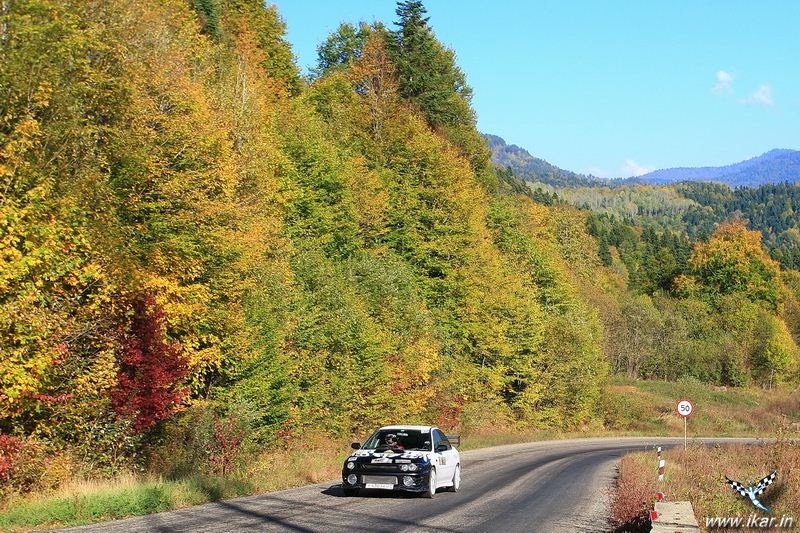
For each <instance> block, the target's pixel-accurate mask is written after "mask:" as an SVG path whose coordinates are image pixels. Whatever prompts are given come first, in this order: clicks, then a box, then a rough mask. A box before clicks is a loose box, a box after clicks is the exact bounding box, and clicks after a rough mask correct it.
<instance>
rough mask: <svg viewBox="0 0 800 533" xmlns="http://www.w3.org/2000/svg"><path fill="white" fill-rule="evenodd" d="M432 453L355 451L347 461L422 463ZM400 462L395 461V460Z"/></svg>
mask: <svg viewBox="0 0 800 533" xmlns="http://www.w3.org/2000/svg"><path fill="white" fill-rule="evenodd" d="M432 455H433V452H421V451H416V450H413V451H404V452H401V453H397V452H376V451H374V450H356V451H355V452H353V454H352V455H351V456H350V457H349V458H348V459H347V460H348V461H360V462H370V461H372V460H374V459H378V460H380V462H386V463H394V462H403V463H406V462H408V461H409V460H416V461H419V460H422V461H430V459H431V456H432ZM398 459H399V460H400V461H397V460H398Z"/></svg>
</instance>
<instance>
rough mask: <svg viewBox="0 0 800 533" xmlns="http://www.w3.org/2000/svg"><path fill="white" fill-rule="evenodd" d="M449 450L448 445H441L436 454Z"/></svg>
mask: <svg viewBox="0 0 800 533" xmlns="http://www.w3.org/2000/svg"><path fill="white" fill-rule="evenodd" d="M447 450H448V448H447V444H440V445H438V446H437V447H436V452H437V453H438V452H446V451H447Z"/></svg>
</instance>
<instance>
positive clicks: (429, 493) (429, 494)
mask: <svg viewBox="0 0 800 533" xmlns="http://www.w3.org/2000/svg"><path fill="white" fill-rule="evenodd" d="M435 494H436V469H435V468H431V473H430V474H429V475H428V490H426V491H425V492H423V493H422V497H423V498H433V496H434V495H435Z"/></svg>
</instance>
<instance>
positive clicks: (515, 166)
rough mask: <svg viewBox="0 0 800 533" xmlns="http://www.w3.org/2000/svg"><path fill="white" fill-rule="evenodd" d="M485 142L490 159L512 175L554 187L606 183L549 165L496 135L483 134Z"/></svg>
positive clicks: (588, 185) (587, 185)
mask: <svg viewBox="0 0 800 533" xmlns="http://www.w3.org/2000/svg"><path fill="white" fill-rule="evenodd" d="M483 138H484V139H486V144H488V145H489V149H490V150H491V151H492V161H493V162H494V163H495V164H497V165H500V166H503V167H509V168H511V170H512V171H513V172H514V175H515V176H517V177H518V178H521V179H523V180H525V181H538V182H542V183H546V184H548V185H552V186H554V187H590V186H593V185H607V183H606V182H605V180H601V179H599V178H596V177H594V176H585V175H583V174H577V173H575V172H571V171H569V170H564V169H563V168H559V167H557V166H555V165H551V164H550V163H548V162H547V161H545V160H544V159H540V158H538V157H534V156H532V155H531V154H530V152H528V151H527V150H525V149H524V148H520V147H519V146H517V145H516V144H506V141H505V140H503V139H502V138H501V137H498V136H497V135H489V134H485V133H484V134H483Z"/></svg>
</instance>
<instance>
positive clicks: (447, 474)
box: [433, 429, 456, 486]
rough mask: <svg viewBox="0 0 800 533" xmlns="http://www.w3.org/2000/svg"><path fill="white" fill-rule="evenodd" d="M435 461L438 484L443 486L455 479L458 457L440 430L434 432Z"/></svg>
mask: <svg viewBox="0 0 800 533" xmlns="http://www.w3.org/2000/svg"><path fill="white" fill-rule="evenodd" d="M433 449H434V451H435V454H434V461H435V464H436V473H437V478H438V481H437V484H438V485H440V486H441V485H443V484H445V483H447V482H449V481H450V480H451V479H453V473H454V472H455V468H456V457H455V454H454V450H453V447H452V446H451V445H450V442H449V441H448V440H447V437H445V436H444V434H443V433H442V432H441V431H439V430H438V429H434V430H433Z"/></svg>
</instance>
